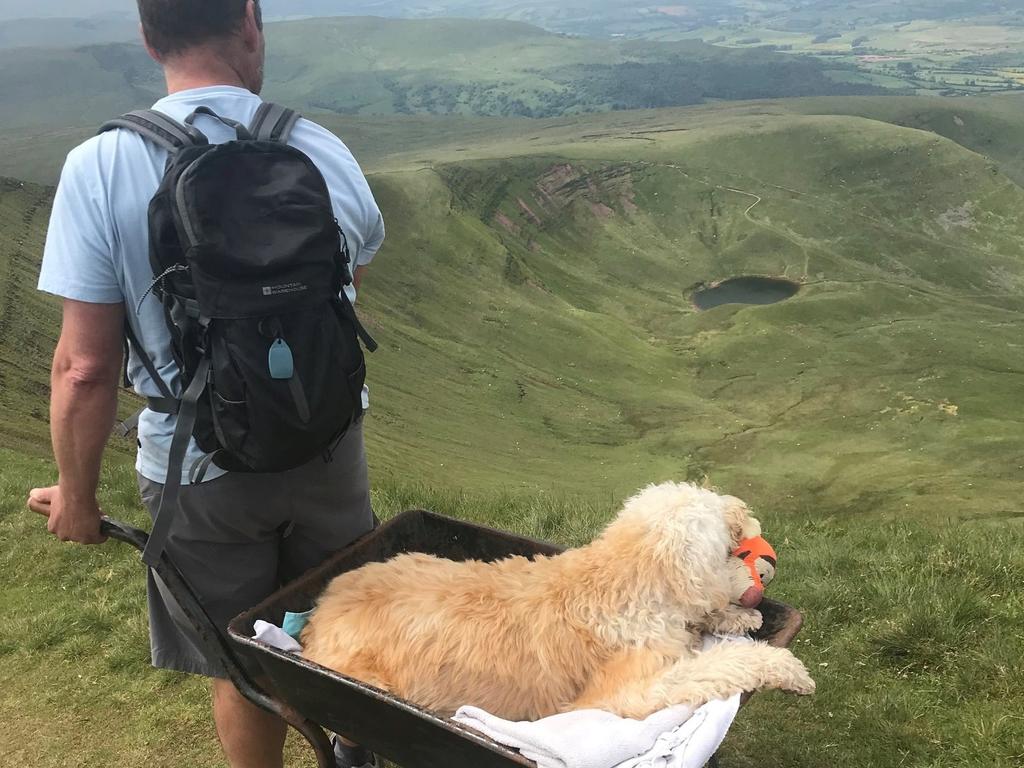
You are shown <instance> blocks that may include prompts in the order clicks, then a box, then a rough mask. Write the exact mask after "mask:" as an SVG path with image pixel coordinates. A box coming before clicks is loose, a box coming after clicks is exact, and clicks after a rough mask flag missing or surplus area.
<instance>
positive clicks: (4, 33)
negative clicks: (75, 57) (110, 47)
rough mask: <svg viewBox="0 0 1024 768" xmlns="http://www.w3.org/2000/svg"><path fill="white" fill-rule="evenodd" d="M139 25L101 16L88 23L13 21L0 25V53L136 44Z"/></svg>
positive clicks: (124, 18) (124, 17) (115, 16)
mask: <svg viewBox="0 0 1024 768" xmlns="http://www.w3.org/2000/svg"><path fill="white" fill-rule="evenodd" d="M138 38H139V22H138V20H137V19H133V18H131V17H130V16H127V15H121V14H103V15H100V16H92V17H90V18H87V19H79V18H52V19H12V20H8V21H0V50H2V49H6V48H32V47H43V48H49V47H60V48H66V47H77V46H82V45H93V44H96V43H120V42H136V41H138Z"/></svg>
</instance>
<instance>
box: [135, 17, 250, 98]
mask: <svg viewBox="0 0 1024 768" xmlns="http://www.w3.org/2000/svg"><path fill="white" fill-rule="evenodd" d="M138 5H139V18H140V19H141V21H142V34H143V37H144V38H145V41H146V47H147V48H148V49H149V53H150V55H151V56H152V57H153V58H154V59H156V60H157V62H159V63H160V64H161V65H162V66H163V67H164V68H165V69H174V68H186V69H189V70H196V69H202V68H204V67H205V68H208V69H210V68H222V69H223V68H226V69H228V70H230V71H231V72H233V73H234V74H235V75H236V76H237V78H238V80H240V81H241V83H242V84H243V85H244V86H245V87H246V88H248V89H249V90H250V91H252V92H253V93H259V92H260V90H262V88H263V61H264V56H265V51H266V48H265V43H264V38H263V18H262V15H261V13H260V4H259V0H138ZM211 65H212V66H211ZM200 74H201V73H200Z"/></svg>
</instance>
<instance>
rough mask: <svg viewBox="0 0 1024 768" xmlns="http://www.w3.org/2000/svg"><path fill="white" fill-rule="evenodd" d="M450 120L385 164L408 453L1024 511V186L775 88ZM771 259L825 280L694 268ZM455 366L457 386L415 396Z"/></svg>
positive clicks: (857, 499)
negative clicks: (456, 140) (782, 285)
mask: <svg viewBox="0 0 1024 768" xmlns="http://www.w3.org/2000/svg"><path fill="white" fill-rule="evenodd" d="M428 124H429V123H423V124H419V125H418V127H419V129H420V131H422V133H420V134H416V135H414V136H413V138H412V140H411V141H408V142H401V141H400V140H399V137H398V135H397V134H396V135H395V141H396V143H403V144H404V145H405V146H406V148H407V150H408V151H407V152H406V153H405V154H404V155H398V156H394V157H390V158H388V159H387V160H378V161H376V164H377V166H378V167H379V169H380V170H379V171H378V172H377V173H375V174H374V175H373V183H374V186H375V189H376V191H377V194H378V196H379V197H380V199H381V201H382V205H383V207H384V209H385V213H386V214H387V215H388V216H389V218H391V219H393V220H396V221H401V222H402V224H401V226H399V227H395V228H392V233H391V238H390V243H389V248H388V253H387V254H385V255H384V256H382V258H381V262H380V265H379V268H375V270H374V279H373V281H372V284H371V286H372V287H371V288H370V290H368V292H367V294H366V296H365V311H366V312H367V313H368V315H369V317H370V319H371V321H372V322H373V323H374V324H375V326H376V327H378V328H379V329H380V333H381V334H382V335H383V336H384V337H385V338H387V337H388V336H390V337H391V343H388V344H386V345H385V346H386V349H385V350H384V351H382V352H381V353H379V354H378V355H377V356H376V357H375V358H374V367H375V369H376V371H377V374H376V377H377V378H376V381H375V390H376V391H377V392H378V393H379V394H378V400H379V405H378V407H377V417H378V418H379V419H380V421H381V424H382V426H381V428H380V430H379V432H378V440H379V443H378V446H377V448H378V452H379V453H378V455H379V456H380V461H381V465H382V466H388V467H392V468H398V467H402V466H415V467H416V475H417V476H418V477H422V478H423V479H425V480H428V481H430V482H437V483H442V482H443V481H444V479H445V477H446V476H447V474H448V472H449V471H450V468H451V465H452V462H456V463H458V465H459V467H460V469H459V472H460V477H462V478H463V480H464V482H466V483H467V484H468V485H473V486H478V487H486V486H489V485H491V484H492V483H493V482H495V481H496V480H498V479H499V478H500V483H501V484H502V485H509V486H520V487H530V488H535V489H536V488H545V487H551V485H552V484H554V483H555V482H558V483H559V484H565V483H566V480H565V479H564V467H562V466H561V465H562V464H564V463H565V462H569V463H570V464H571V465H573V466H576V467H579V468H580V472H578V473H573V474H570V480H568V484H569V486H572V485H573V480H572V479H571V478H572V477H578V478H579V487H578V489H579V490H582V489H584V488H587V489H590V490H594V491H598V490H601V492H603V493H610V494H619V493H622V492H624V491H626V490H628V489H630V488H631V487H633V486H634V485H635V484H636V479H637V477H638V475H642V476H644V477H645V478H651V479H653V478H657V477H668V476H673V475H679V474H680V473H682V474H685V475H686V476H690V477H702V476H703V475H704V474H706V473H709V472H711V470H712V469H713V470H714V474H715V476H716V477H717V478H721V479H722V480H723V482H724V481H728V482H729V483H738V484H740V485H741V487H750V488H751V489H753V490H755V491H756V492H757V493H758V495H759V496H760V497H761V498H771V499H775V500H781V499H785V498H786V497H787V495H788V493H789V490H788V489H790V488H793V487H799V488H802V489H804V492H809V490H808V489H815V490H814V492H813V493H814V498H815V499H816V502H815V503H820V504H823V505H825V506H826V507H827V508H828V509H830V510H832V511H840V510H842V511H848V512H856V511H864V510H865V509H867V508H870V509H871V510H872V511H874V512H876V513H879V512H887V513H889V514H896V513H903V512H907V511H910V512H914V513H917V514H922V515H930V514H949V515H967V516H974V515H983V514H986V513H987V512H992V511H995V510H996V509H1000V510H1004V511H1006V512H1007V514H1010V513H1011V511H1012V509H1013V498H1014V493H1015V491H1014V487H1015V481H1016V480H1015V479H1016V472H1017V470H1016V464H1014V461H1015V459H1014V458H1013V457H1014V456H1015V455H1016V452H1017V450H1018V449H1019V447H1020V438H1019V432H1020V430H1019V424H1018V423H1017V421H1016V416H1015V413H1014V409H1013V398H1014V396H1015V395H1014V392H1015V383H1014V382H1015V381H1016V377H1017V376H1019V375H1020V374H1019V372H1018V369H1017V367H1016V366H1015V365H1014V363H1013V359H1012V353H1010V352H1009V350H1012V349H1013V348H1014V346H1013V345H1015V344H1016V343H1017V342H1016V340H1015V339H1016V335H1017V334H1018V333H1019V332H1020V316H1019V311H1020V309H1021V308H1022V304H1024V300H1022V299H1021V296H1020V290H1019V289H1020V286H1021V284H1022V283H1021V281H1022V279H1024V260H1022V253H1021V229H1020V224H1019V222H1018V215H1017V211H1018V210H1019V209H1020V207H1021V205H1022V203H1024V192H1022V191H1021V189H1020V188H1019V187H1018V186H1017V185H1016V184H1014V183H1013V182H1012V181H1010V180H1009V179H1008V178H1007V177H1006V176H1004V175H1003V174H1001V173H1000V172H999V171H998V170H997V169H996V168H995V167H994V166H993V164H992V163H991V162H989V161H987V160H985V159H984V158H982V157H980V156H979V155H977V154H975V153H973V152H970V151H968V150H966V149H964V148H962V147H960V146H958V145H957V144H955V143H953V142H951V141H949V140H946V139H942V138H940V137H938V136H935V135H933V134H929V133H926V132H922V131H917V130H910V129H903V128H898V127H894V126H891V125H888V124H884V123H881V122H878V121H873V120H866V119H863V118H856V117H846V116H817V115H807V116H803V115H793V114H778V115H767V114H764V113H763V112H762V111H759V110H758V109H756V108H755V107H754V106H751V105H743V106H736V107H731V108H730V107H722V108H701V109H697V110H692V111H685V110H684V111H681V112H668V113H662V112H641V113H635V114H625V113H623V114H616V115H609V116H604V117H592V118H581V119H580V120H579V121H577V122H574V123H573V124H572V126H561V127H559V126H556V125H551V124H547V125H545V124H537V125H535V124H534V123H528V124H527V125H530V126H531V127H536V129H537V130H536V132H533V133H530V132H527V133H523V130H522V129H523V127H524V126H523V125H522V124H520V123H518V122H513V123H511V124H510V125H509V126H507V128H506V132H505V133H504V134H502V132H501V131H493V130H492V131H489V132H488V138H487V139H486V141H480V142H479V143H477V144H476V145H468V142H465V143H463V144H462V145H461V146H460V145H458V144H456V145H448V146H447V147H445V146H444V143H445V142H444V140H443V138H442V139H441V146H440V147H438V146H435V147H433V148H430V147H429V142H428V139H427V137H428V136H429V134H430V132H429V131H426V130H424V129H425V127H426V126H427V125H428ZM481 125H482V126H486V125H487V123H486V122H484V123H482V124H481ZM545 128H546V129H547V130H544V129H545ZM396 130H397V129H396ZM481 130H485V128H483V127H481ZM417 136H418V139H417ZM417 140H418V141H420V142H421V148H420V149H416V147H415V144H416V141H417ZM437 140H438V139H437V138H435V142H436V141H437ZM796 156H799V157H800V158H801V160H800V162H799V163H794V162H792V160H791V159H790V158H793V157H796ZM429 157H432V158H433V159H427V158H429ZM371 167H372V165H371ZM950 178H955V179H956V180H957V183H956V184H955V185H951V184H949V183H948V181H949V179H950ZM33 194H37V195H38V192H34V193H33ZM26 195H27V196H28V197H31V194H29V193H24V192H18V193H17V194H15V195H14V198H13V199H14V201H15V202H12V205H13V206H15V207H14V213H12V214H11V215H12V216H13V217H15V218H16V216H17V210H19V209H18V208H17V206H18V205H27V203H24V202H17V201H18V200H22V199H23V198H24V199H28V198H27V197H26ZM752 204H753V205H752ZM33 236H34V237H36V238H38V237H39V236H40V235H39V233H38V232H36V233H35V234H34V235H33ZM15 250H16V249H15ZM12 252H14V251H12ZM17 253H20V254H22V255H21V256H18V257H17V258H16V259H15V262H17V263H19V264H20V266H19V267H18V269H21V270H23V271H25V272H28V271H30V270H31V268H32V267H31V265H26V264H22V263H21V260H23V259H24V258H26V255H25V254H26V253H29V252H27V251H17ZM748 273H749V274H765V275H783V276H787V277H789V278H792V279H794V280H796V281H798V282H800V283H802V284H803V288H802V290H801V294H800V296H799V298H797V299H794V300H792V301H790V302H787V303H783V304H778V305H775V306H772V307H767V308H759V309H756V310H753V309H750V310H745V309H740V308H736V307H725V308H720V309H718V310H713V311H711V312H706V313H700V312H696V311H695V310H694V309H693V308H692V307H691V305H690V302H689V289H690V287H692V286H693V285H695V284H697V283H699V282H714V281H716V280H721V279H724V278H727V277H730V276H733V275H736V274H748ZM20 284H22V285H24V281H21V283H20ZM440 307H443V308H444V310H445V311H444V312H443V313H440V312H438V311H437V309H438V308H440ZM9 311H10V310H9ZM15 348H16V349H20V347H15ZM11 354H13V353H11ZM865 370H871V371H872V375H871V377H870V378H867V379H865V378H864V374H863V371H865ZM610 371H614V372H615V374H614V376H611V375H609V372H610ZM854 371H856V372H857V373H856V374H854V373H852V372H854ZM409 380H413V381H418V382H432V384H430V385H428V384H426V383H423V384H422V385H421V386H417V387H410V386H408V385H407V384H405V383H403V382H406V381H409ZM435 387H436V388H439V389H440V390H441V391H443V392H444V393H445V397H444V398H443V401H442V402H441V403H439V404H438V406H437V407H436V408H433V409H430V410H429V411H424V410H423V409H420V408H417V407H415V405H414V403H415V402H417V401H418V400H419V398H421V397H422V391H423V390H426V391H432V389H433V388H435ZM680 414H684V415H685V417H683V418H682V419H681V417H680ZM456 425H459V426H458V428H456ZM526 446H529V449H528V450H527V449H526ZM437 452H440V453H442V454H444V455H445V456H446V457H447V459H446V460H445V461H439V462H430V461H425V460H424V458H423V457H426V456H428V455H430V454H432V453H437ZM755 456H757V457H759V460H758V461H756V462H754V461H752V460H751V459H752V457H755ZM769 456H775V457H780V458H778V459H775V460H772V461H767V460H766V459H765V457H769ZM783 456H785V457H787V458H786V459H782V458H781V457H783ZM554 457H559V464H560V466H558V467H556V466H553V465H552V461H553V460H554ZM954 457H958V458H954ZM966 457H971V458H970V459H969V460H968V459H967V458H966ZM513 460H514V463H515V465H516V467H517V470H516V472H515V473H514V474H510V473H509V472H508V471H507V470H506V469H504V467H506V466H507V465H508V463H509V462H510V461H513ZM442 464H443V465H444V466H441V465H442ZM495 467H502V468H503V469H502V470H501V471H500V472H498V473H497V476H496V474H495ZM583 468H588V471H586V472H583V471H582V470H583ZM395 471H397V470H395ZM908 476H912V477H913V478H915V479H912V480H909V481H908V479H907V478H908ZM869 477H870V478H871V482H870V484H869V487H870V490H869V491H866V490H864V488H865V479H866V478H869ZM981 477H984V478H985V482H984V485H985V488H986V493H985V496H984V498H977V492H975V491H970V490H968V483H973V485H975V486H976V485H978V484H979V483H980V482H981V480H980V479H979V478H981ZM951 499H955V500H956V501H955V503H953V502H951ZM936 505H939V506H938V507H937V506H936Z"/></svg>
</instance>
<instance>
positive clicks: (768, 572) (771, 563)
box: [732, 536, 778, 608]
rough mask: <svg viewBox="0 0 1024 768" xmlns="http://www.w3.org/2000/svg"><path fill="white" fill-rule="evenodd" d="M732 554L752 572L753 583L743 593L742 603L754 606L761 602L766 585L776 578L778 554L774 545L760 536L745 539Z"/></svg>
mask: <svg viewBox="0 0 1024 768" xmlns="http://www.w3.org/2000/svg"><path fill="white" fill-rule="evenodd" d="M732 554H733V556H735V557H738V558H739V559H740V560H742V561H743V564H744V565H746V566H747V570H748V571H749V572H750V580H751V581H752V582H753V585H752V586H751V587H750V588H749V589H747V591H746V592H744V593H743V597H742V599H741V604H742V605H744V606H746V607H748V608H753V607H755V606H756V605H757V604H758V603H760V602H761V598H762V597H763V596H764V590H765V587H767V586H768V585H769V584H770V583H771V581H772V579H774V578H775V568H776V565H777V563H778V556H777V555H776V554H775V550H774V549H772V545H771V544H769V543H768V542H767V541H765V540H764V539H763V538H762V537H760V536H754V537H752V538H749V539H744V540H743V541H741V542H740V544H739V546H738V547H736V549H735V550H733V553H732Z"/></svg>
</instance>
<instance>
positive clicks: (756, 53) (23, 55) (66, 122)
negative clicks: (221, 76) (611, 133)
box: [0, 18, 878, 129]
mask: <svg viewBox="0 0 1024 768" xmlns="http://www.w3.org/2000/svg"><path fill="white" fill-rule="evenodd" d="M269 56H270V58H269V61H268V65H267V75H268V81H267V95H268V96H269V97H271V98H273V99H276V100H281V101H286V102H288V103H289V104H293V105H295V106H296V107H300V108H302V109H305V110H311V111H322V112H335V113H339V114H464V115H497V116H525V117H545V116H548V117H550V116H557V115H562V114H570V113H577V112H599V111H606V110H618V109H636V108H654V107H666V106H681V105H686V104H698V103H701V102H702V101H704V100H706V99H753V98H776V97H783V96H814V95H843V94H856V93H874V92H876V91H877V90H878V89H875V88H873V87H871V86H863V85H853V84H845V83H837V82H834V81H833V80H831V79H830V78H829V77H828V76H826V74H825V71H824V68H823V66H822V65H821V64H820V63H818V62H817V61H815V60H813V59H810V58H804V57H798V56H787V55H783V54H776V53H772V52H770V51H767V50H764V49H745V50H734V49H726V48H716V47H713V46H709V45H705V44H703V43H699V42H693V41H684V42H679V43H654V42H636V41H626V40H615V41H602V40H589V39H580V38H571V37H566V36H564V35H557V34H552V33H549V32H545V31H544V30H541V29H539V28H537V27H532V26H530V25H527V24H521V23H517V22H507V21H486V20H465V19H430V20H413V21H410V20H385V19H380V18H343V19H317V20H315V21H295V22H282V23H280V24H275V25H274V26H273V28H272V32H271V34H270V54H269ZM0 71H2V72H3V77H0V103H2V104H3V105H4V109H3V112H2V113H0V129H9V128H25V127H32V126H38V127H66V126H83V125H89V124H94V123H96V122H98V121H102V120H104V119H106V118H108V117H109V116H110V115H111V114H114V113H116V112H117V111H119V110H123V109H129V108H134V107H138V106H144V105H147V104H149V103H152V101H154V100H155V98H157V97H158V95H159V94H160V92H161V89H162V87H163V83H162V79H161V77H160V73H159V71H158V69H157V67H156V66H155V65H154V64H153V62H152V61H150V59H149V57H148V56H147V55H146V52H145V50H144V49H143V48H142V47H141V46H140V45H129V44H109V45H97V46H85V47H81V48H75V49H56V50H55V49H50V48H24V49H9V50H6V51H4V50H0Z"/></svg>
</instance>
